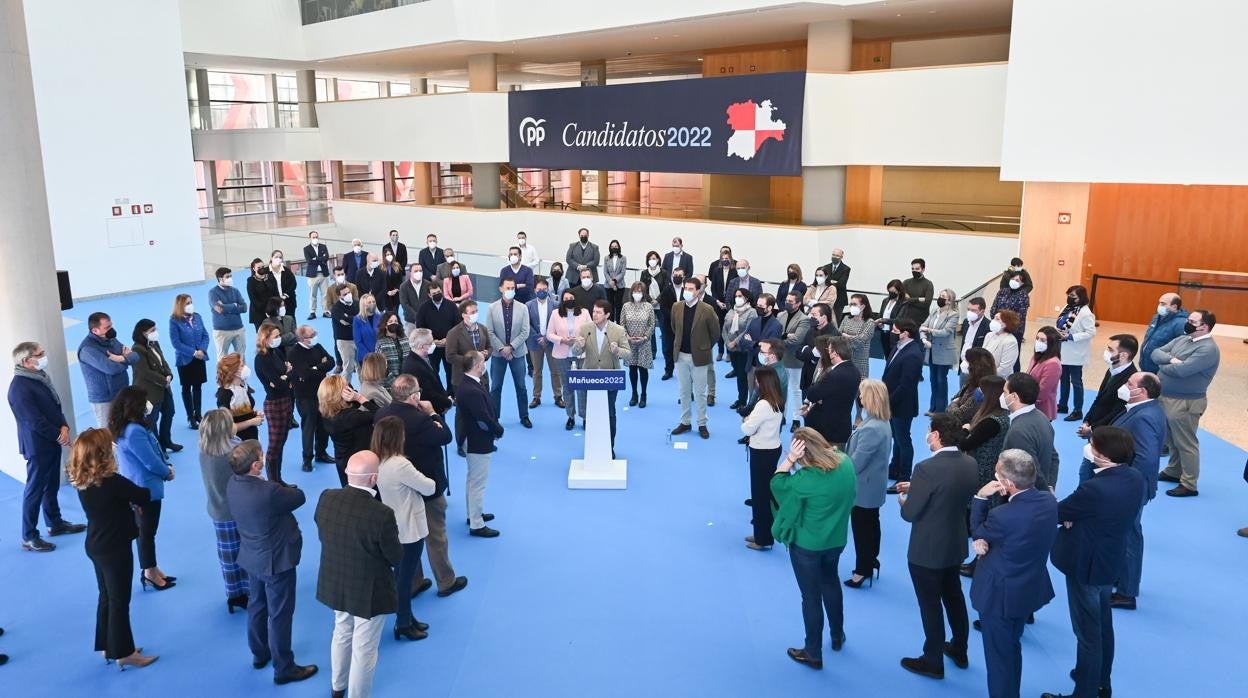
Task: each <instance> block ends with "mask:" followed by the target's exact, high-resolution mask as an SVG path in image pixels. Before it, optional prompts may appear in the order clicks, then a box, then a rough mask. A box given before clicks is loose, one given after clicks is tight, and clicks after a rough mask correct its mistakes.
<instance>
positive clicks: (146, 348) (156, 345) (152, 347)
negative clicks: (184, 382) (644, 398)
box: [130, 318, 182, 453]
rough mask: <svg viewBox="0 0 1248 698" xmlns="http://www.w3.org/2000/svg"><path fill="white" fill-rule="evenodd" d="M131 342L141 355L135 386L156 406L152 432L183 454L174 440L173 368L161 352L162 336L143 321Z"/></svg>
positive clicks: (150, 422)
mask: <svg viewBox="0 0 1248 698" xmlns="http://www.w3.org/2000/svg"><path fill="white" fill-rule="evenodd" d="M130 338H131V339H132V340H133V342H134V344H133V348H134V352H135V353H136V354H138V355H139V362H138V363H137V364H135V365H134V382H133V385H134V386H136V387H139V388H142V389H143V392H144V394H146V395H147V401H148V402H150V403H152V413H151V415H150V416H149V417H148V428H150V429H151V430H152V431H153V432H154V433H155V434H156V435H157V437H158V438H159V439H160V446H161V448H163V449H165V450H166V451H173V452H174V453H177V452H178V451H181V450H182V445H181V444H175V443H174V442H173V436H172V430H173V415H174V407H173V388H172V387H171V386H172V385H173V367H172V366H170V365H169V362H168V361H166V360H165V352H164V350H163V349H161V348H160V332H159V331H158V330H157V329H156V323H155V322H153V321H152V320H149V319H147V318H143V319H142V320H139V321H138V323H137V324H135V326H134V333H133V334H131V336H130Z"/></svg>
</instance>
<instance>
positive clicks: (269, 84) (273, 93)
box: [264, 73, 282, 128]
mask: <svg viewBox="0 0 1248 698" xmlns="http://www.w3.org/2000/svg"><path fill="white" fill-rule="evenodd" d="M264 91H265V94H267V95H268V104H267V105H266V106H268V108H269V128H282V115H281V113H280V111H279V110H278V108H277V73H269V74H268V75H265V76H264Z"/></svg>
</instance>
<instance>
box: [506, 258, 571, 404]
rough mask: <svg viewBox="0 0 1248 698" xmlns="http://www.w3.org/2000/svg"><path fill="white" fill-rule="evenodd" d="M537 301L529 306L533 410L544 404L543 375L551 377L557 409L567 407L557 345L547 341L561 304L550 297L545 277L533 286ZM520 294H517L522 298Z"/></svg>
mask: <svg viewBox="0 0 1248 698" xmlns="http://www.w3.org/2000/svg"><path fill="white" fill-rule="evenodd" d="M533 287H534V289H536V291H535V294H534V295H535V297H534V298H533V299H532V300H530V301H528V302H527V303H525V305H526V306H527V307H528V309H529V339H528V344H529V375H531V376H532V377H533V401H532V402H530V403H529V409H534V408H536V407H537V406H538V405H540V404H542V374H543V373H545V374H547V375H549V376H550V391H551V392H552V393H554V395H555V405H557V406H559V407H563V386H561V385H560V384H559V374H558V373H556V372H555V361H556V359H555V354H554V352H555V345H554V344H552V343H551V342H550V340H549V339H546V330H547V325H548V324H549V323H550V316H551V315H553V314H554V313H555V311H556V310H558V309H559V302H558V301H557V300H555V299H554V298H551V297H550V282H549V281H547V280H546V277H542V278H540V279H538V280H537V281H535V282H534V283H533ZM519 297H520V294H519V293H517V294H516V298H519Z"/></svg>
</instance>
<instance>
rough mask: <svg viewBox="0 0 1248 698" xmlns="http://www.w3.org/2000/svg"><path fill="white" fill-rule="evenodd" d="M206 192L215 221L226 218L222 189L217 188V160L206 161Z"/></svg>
mask: <svg viewBox="0 0 1248 698" xmlns="http://www.w3.org/2000/svg"><path fill="white" fill-rule="evenodd" d="M204 194H205V197H204V198H206V199H207V201H205V202H204V203H205V205H207V206H208V207H209V208H210V209H211V212H210V214H209V217H210V218H211V219H212V220H214V221H220V220H221V219H223V218H225V205H224V204H222V203H221V191H220V190H219V189H218V188H217V161H216V160H205V161H204Z"/></svg>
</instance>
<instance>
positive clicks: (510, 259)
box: [507, 254, 520, 264]
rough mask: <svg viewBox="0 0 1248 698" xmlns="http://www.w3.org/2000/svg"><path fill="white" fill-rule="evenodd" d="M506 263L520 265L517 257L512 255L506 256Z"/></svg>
mask: <svg viewBox="0 0 1248 698" xmlns="http://www.w3.org/2000/svg"><path fill="white" fill-rule="evenodd" d="M507 261H508V262H511V263H512V264H519V263H520V258H519V257H517V256H516V255H514V254H512V255H507Z"/></svg>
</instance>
